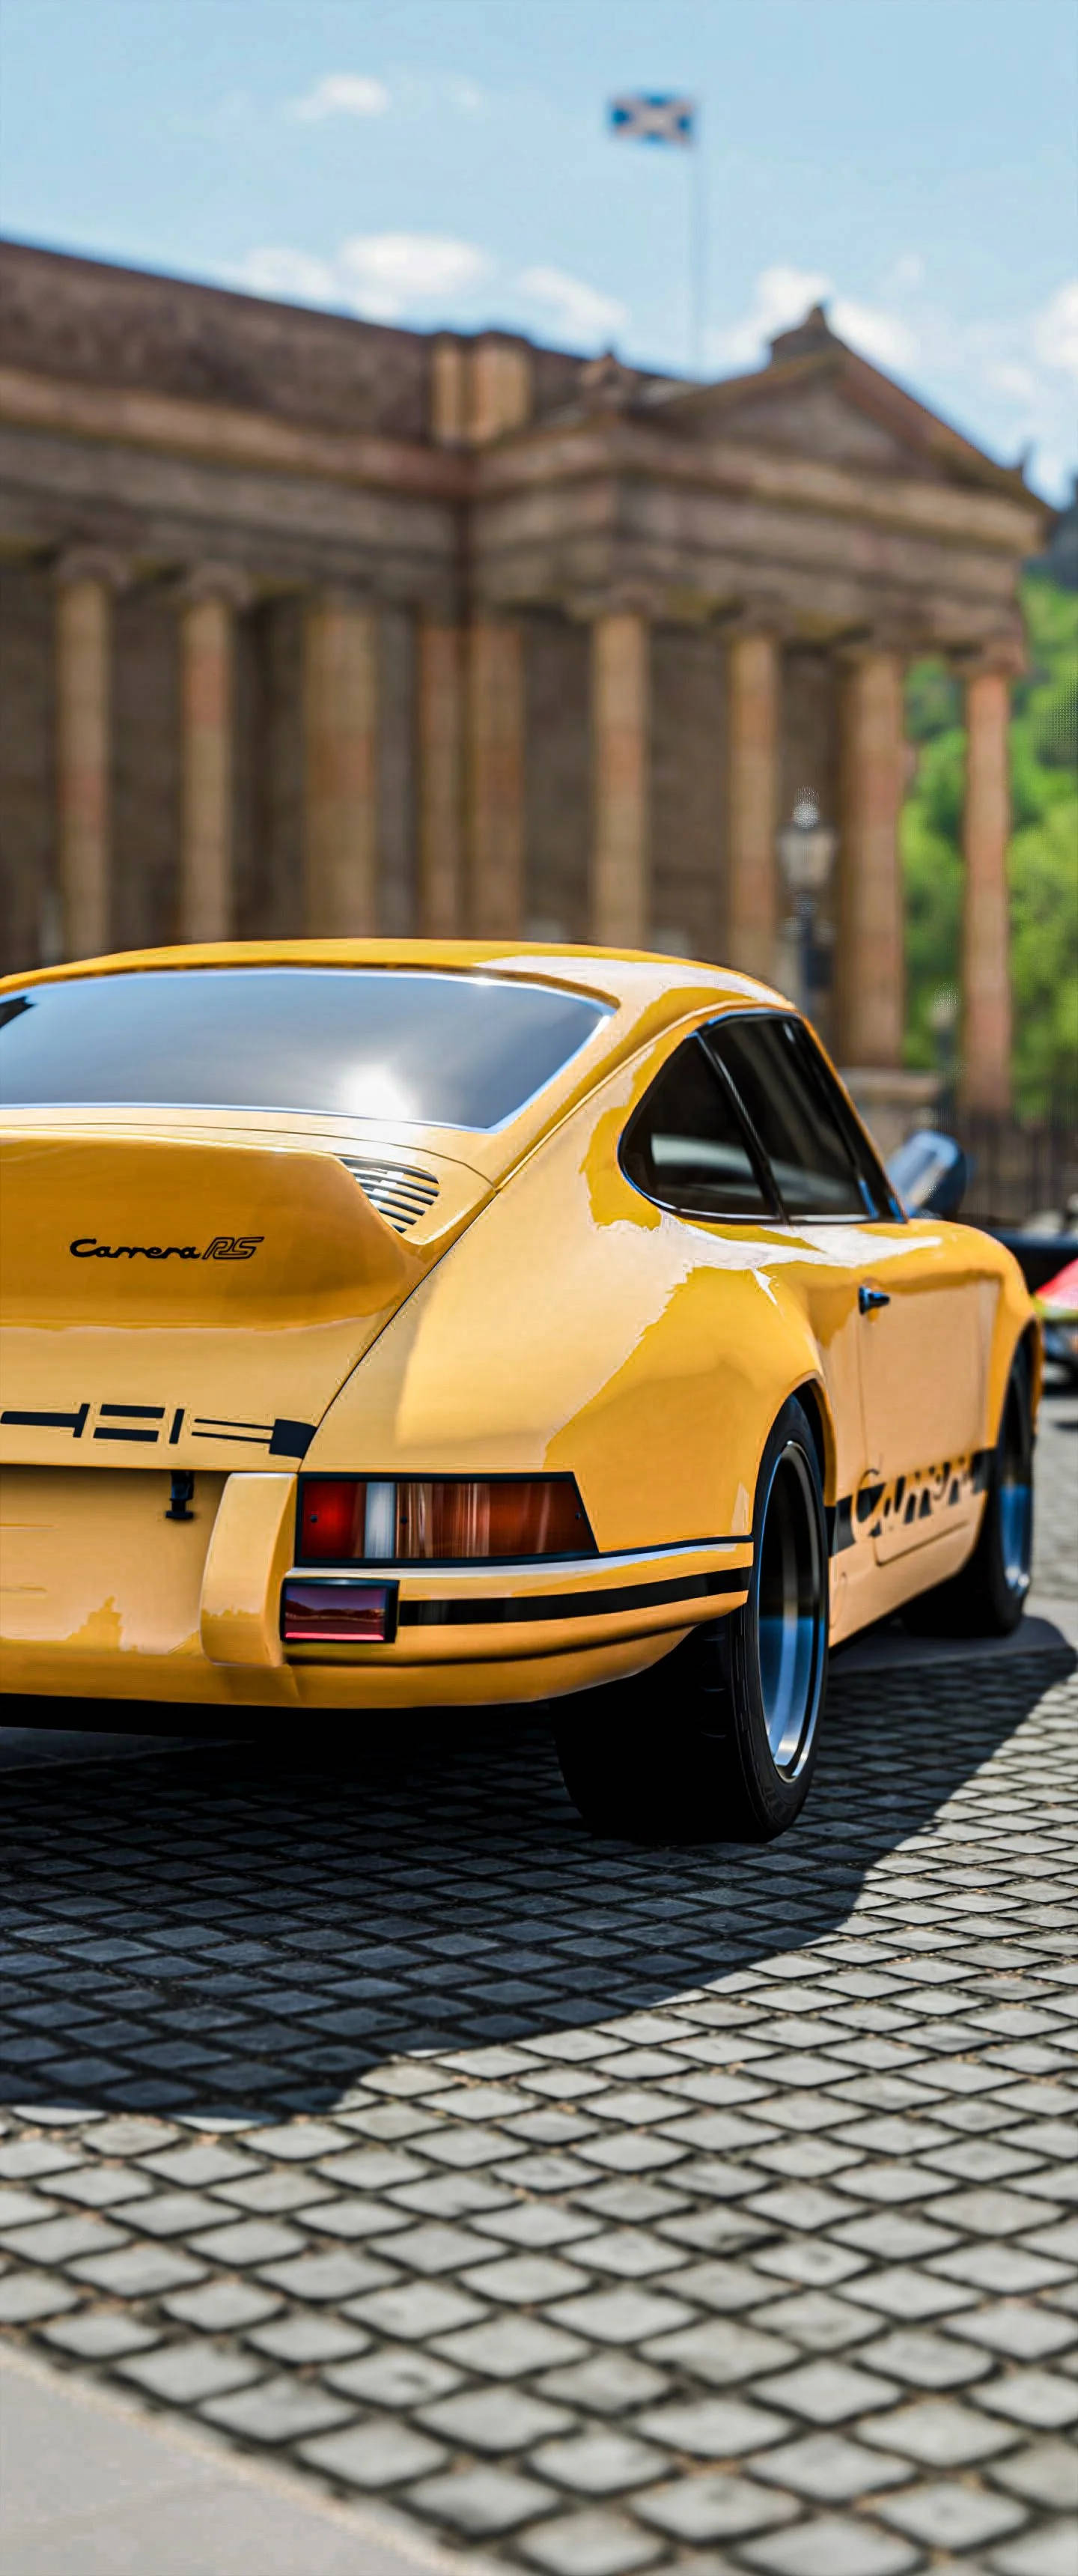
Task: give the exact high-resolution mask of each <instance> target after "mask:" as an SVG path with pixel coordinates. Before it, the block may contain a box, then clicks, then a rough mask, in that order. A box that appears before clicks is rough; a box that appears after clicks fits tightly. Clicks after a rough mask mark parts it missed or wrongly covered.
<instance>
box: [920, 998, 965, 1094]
mask: <svg viewBox="0 0 1078 2576" xmlns="http://www.w3.org/2000/svg"><path fill="white" fill-rule="evenodd" d="M961 1008H962V1006H961V1003H960V1001H959V997H958V994H957V993H956V991H955V988H954V985H953V984H941V985H940V987H939V990H938V992H935V993H934V994H933V996H932V999H931V1001H930V1003H929V1005H928V1009H927V1011H926V1013H925V1017H926V1019H927V1021H928V1026H929V1030H930V1032H931V1035H932V1038H933V1040H934V1043H935V1050H936V1072H937V1075H938V1078H939V1096H938V1099H937V1103H936V1110H937V1115H938V1117H940V1118H941V1119H944V1118H947V1119H950V1118H953V1117H954V1088H955V1032H956V1030H957V1027H958V1022H959V1018H960V1016H961Z"/></svg>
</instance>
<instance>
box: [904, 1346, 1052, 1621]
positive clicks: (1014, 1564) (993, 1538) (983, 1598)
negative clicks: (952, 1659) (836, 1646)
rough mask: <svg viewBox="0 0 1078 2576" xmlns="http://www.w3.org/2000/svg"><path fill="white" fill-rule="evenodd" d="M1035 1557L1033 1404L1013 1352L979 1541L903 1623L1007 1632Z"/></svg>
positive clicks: (910, 1605)
mask: <svg viewBox="0 0 1078 2576" xmlns="http://www.w3.org/2000/svg"><path fill="white" fill-rule="evenodd" d="M1032 1562H1033V1406H1032V1397H1031V1390H1030V1382H1029V1361H1028V1358H1027V1355H1026V1353H1025V1351H1024V1350H1020V1351H1019V1352H1018V1353H1017V1356H1016V1357H1015V1359H1014V1361H1013V1363H1012V1367H1011V1373H1010V1376H1009V1378H1008V1380H1007V1392H1006V1394H1005V1396H1004V1398H1003V1412H1002V1415H1001V1417H1000V1425H999V1436H998V1438H997V1441H996V1445H995V1448H994V1450H993V1452H992V1456H991V1462H990V1465H989V1470H988V1487H987V1491H986V1494H985V1500H984V1516H983V1518H982V1521H981V1527H980V1534H979V1536H978V1539H977V1545H976V1547H975V1548H974V1551H973V1554H972V1556H971V1557H970V1559H969V1563H968V1564H967V1565H964V1566H962V1568H961V1570H960V1572H959V1573H958V1574H952V1576H951V1578H950V1581H949V1582H947V1583H937V1584H936V1585H935V1586H934V1588H933V1590H932V1591H931V1592H922V1593H920V1594H919V1596H918V1598H917V1600H916V1601H909V1602H907V1604H906V1608H905V1610H904V1612H903V1618H904V1619H905V1622H906V1625H907V1627H908V1628H913V1629H914V1630H916V1632H917V1633H918V1634H919V1635H920V1636H928V1637H1009V1636H1010V1634H1011V1632H1012V1630H1013V1629H1015V1628H1017V1626H1018V1622H1019V1620H1020V1618H1021V1616H1022V1612H1023V1610H1024V1609H1025V1605H1026V1594H1027V1592H1028V1590H1029V1578H1030V1567H1031V1565H1032Z"/></svg>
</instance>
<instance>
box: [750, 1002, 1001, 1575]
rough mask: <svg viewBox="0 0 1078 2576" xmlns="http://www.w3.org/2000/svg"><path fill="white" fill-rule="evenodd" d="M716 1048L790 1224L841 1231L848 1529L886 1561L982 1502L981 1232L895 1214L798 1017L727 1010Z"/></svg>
mask: <svg viewBox="0 0 1078 2576" xmlns="http://www.w3.org/2000/svg"><path fill="white" fill-rule="evenodd" d="M722 1051H723V1055H724V1058H725V1060H726V1062H727V1065H728V1068H729V1070H730V1073H731V1075H732V1078H733V1080H734V1082H735V1084H736V1086H737V1088H738V1092H739V1095H740V1097H741V1099H742V1101H743V1103H744V1106H745V1109H746V1111H747V1113H748V1115H749V1117H750V1119H751V1121H752V1124H753V1127H754V1129H755V1132H756V1134H757V1136H758V1137H759V1139H760V1142H761V1144H762V1145H763V1148H764V1150H765V1152H766V1154H767V1159H768V1163H769V1166H770V1169H771V1171H772V1172H773V1174H774V1178H775V1182H776V1186H777V1188H778V1191H779V1195H780V1197H781V1199H782V1202H783V1205H784V1207H785V1209H786V1212H787V1215H788V1217H789V1219H790V1221H791V1223H797V1224H798V1225H802V1224H804V1225H805V1226H806V1227H807V1230H808V1232H809V1233H810V1234H811V1237H812V1239H813V1241H814V1242H821V1241H822V1240H826V1239H827V1236H828V1234H830V1235H831V1239H832V1241H834V1235H835V1229H836V1228H842V1229H843V1230H844V1250H845V1254H846V1259H847V1263H848V1274H847V1275H848V1279H849V1284H850V1288H851V1290H853V1291H855V1293H856V1313H857V1358H858V1377H859V1383H860V1398H861V1415H862V1425H863V1461H862V1468H861V1474H860V1477H859V1479H858V1481H857V1484H856V1487H855V1490H854V1492H853V1494H852V1497H851V1503H850V1515H851V1536H852V1537H853V1538H854V1539H855V1540H856V1539H857V1538H859V1537H867V1538H868V1539H870V1540H871V1544H872V1549H873V1553H874V1557H875V1561H876V1562H877V1564H879V1565H888V1564H890V1563H892V1562H893V1561H894V1560H895V1559H896V1558H898V1557H901V1556H904V1555H906V1554H907V1553H908V1552H909V1551H910V1550H911V1549H914V1548H918V1547H923V1546H925V1545H926V1544H928V1543H929V1542H931V1541H933V1540H935V1539H936V1538H938V1537H940V1536H941V1535H942V1534H943V1532H944V1530H945V1529H946V1530H954V1529H955V1528H957V1527H958V1526H960V1524H961V1522H962V1520H963V1519H964V1518H967V1517H968V1518H972V1516H973V1514H974V1513H975V1511H976V1509H977V1492H978V1484H979V1469H978V1463H977V1462H978V1453H979V1444H980V1441H981V1438H982V1426H983V1417H984V1401H985V1370H986V1362H987V1352H988V1347H989V1341H990V1334H991V1325H992V1314H991V1311H990V1309H991V1300H992V1291H991V1287H990V1283H988V1282H987V1281H985V1280H983V1279H982V1278H981V1276H980V1274H979V1269H978V1264H977V1260H976V1249H975V1246H976V1238H975V1237H973V1236H971V1235H969V1234H968V1233H967V1231H966V1230H965V1229H963V1228H960V1227H951V1226H948V1225H945V1224H942V1223H939V1222H934V1221H933V1222H929V1221H919V1222H915V1221H911V1220H910V1219H908V1218H907V1217H905V1216H904V1215H903V1213H902V1212H901V1210H900V1208H899V1207H898V1204H897V1202H896V1201H895V1200H894V1198H893V1197H892V1194H891V1192H890V1190H889V1187H888V1184H887V1181H886V1178H885V1176H884V1174H883V1171H882V1169H881V1167H880V1165H879V1164H878V1162H877V1161H876V1158H875V1156H874V1155H873V1154H872V1152H871V1149H870V1147H869V1146H868V1143H867V1140H866V1138H865V1137H864V1135H863V1134H862V1131H861V1129H860V1127H859V1125H858V1123H857V1121H856V1120H855V1119H854V1118H853V1116H852V1115H851V1112H850V1109H849V1106H848V1104H847V1102H846V1100H845V1098H844V1095H843V1093H842V1091H841V1089H840V1087H839V1085H838V1084H837V1083H836V1081H835V1079H834V1076H833V1075H832V1073H831V1071H830V1068H829V1067H828V1065H827V1063H826V1061H825V1059H824V1057H823V1056H822V1054H821V1053H820V1050H819V1049H818V1048H817V1047H816V1045H815V1043H814V1041H813V1039H812V1037H811V1036H810V1033H809V1031H808V1030H807V1029H806V1028H805V1026H804V1024H803V1023H802V1022H800V1021H797V1020H794V1019H791V1018H785V1017H780V1016H779V1015H777V1014H776V1015H761V1016H760V1017H758V1018H757V1017H756V1016H753V1017H752V1018H751V1019H748V1020H745V1021H742V1020H741V1019H738V1020H737V1021H732V1022H730V1023H728V1024H727V1025H726V1027H725V1028H724V1031H723V1037H722Z"/></svg>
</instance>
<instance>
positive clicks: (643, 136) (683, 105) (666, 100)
mask: <svg viewBox="0 0 1078 2576" xmlns="http://www.w3.org/2000/svg"><path fill="white" fill-rule="evenodd" d="M607 119H608V123H609V126H610V130H611V133H612V134H620V135H623V136H624V138H625V140H626V142H629V143H695V141H696V102H695V100H694V99H691V98H671V97H669V96H666V95H663V96H653V95H652V93H651V92H650V91H648V90H631V91H629V92H628V94H627V95H626V97H624V98H612V99H611V101H610V106H609V108H608V110H607Z"/></svg>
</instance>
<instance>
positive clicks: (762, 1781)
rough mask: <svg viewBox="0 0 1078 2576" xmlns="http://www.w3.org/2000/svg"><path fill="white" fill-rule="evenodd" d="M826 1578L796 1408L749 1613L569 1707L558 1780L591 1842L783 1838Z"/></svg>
mask: <svg viewBox="0 0 1078 2576" xmlns="http://www.w3.org/2000/svg"><path fill="white" fill-rule="evenodd" d="M827 1578H828V1549H827V1528H826V1522H825V1518H824V1507H823V1493H822V1489H821V1484H820V1468H819V1461H818V1458H817V1454H816V1444H815V1441H814V1439H813V1435H812V1431H811V1429H810V1427H809V1423H808V1420H807V1418H806V1415H805V1413H804V1411H803V1409H802V1407H801V1405H799V1404H798V1403H796V1402H795V1401H791V1402H790V1403H788V1404H786V1405H784V1406H783V1409H782V1412H781V1413H780V1415H779V1417H778V1420H777V1422H776V1423H775V1424H774V1426H773V1428H772V1430H771V1432H770V1434H769V1436H768V1440H767V1444H766V1447H765V1449H764V1454H763V1458H762V1460H761V1463H760V1473H759V1477H758V1479H757V1486H756V1502H755V1508H754V1512H753V1566H752V1577H751V1582H750V1588H749V1597H748V1600H747V1601H746V1602H745V1603H744V1605H743V1607H742V1608H741V1609H740V1610H735V1611H731V1612H729V1613H728V1614H727V1616H726V1617H725V1618H723V1619H719V1620H716V1621H714V1622H713V1623H711V1624H709V1626H708V1627H707V1628H704V1629H698V1630H697V1631H696V1632H695V1633H694V1634H693V1636H691V1637H689V1638H686V1640H685V1642H684V1643H683V1644H682V1645H681V1646H679V1647H678V1648H676V1649H675V1651H674V1652H673V1653H672V1654H670V1655H668V1656H665V1657H664V1659H663V1661H662V1662H661V1663H660V1664H657V1665H654V1666H653V1667H652V1668H651V1670H650V1671H649V1672H646V1673H641V1674H639V1675H638V1676H637V1678H636V1679H635V1680H633V1681H629V1682H621V1683H618V1682H614V1683H609V1684H607V1685H606V1686H605V1687H604V1688H603V1689H600V1690H596V1691H594V1692H591V1693H589V1694H588V1696H587V1698H586V1699H580V1700H574V1701H565V1702H563V1703H562V1706H561V1709H560V1711H559V1713H558V1717H557V1720H556V1741H557V1748H558V1758H559V1761H560V1763H561V1769H562V1777H563V1779H564V1781H565V1785H566V1788H567V1789H568V1792H569V1795H570V1797H571V1798H572V1800H573V1803H574V1805H575V1806H576V1807H577V1809H578V1810H579V1813H580V1814H581V1816H582V1817H583V1819H584V1822H585V1824H586V1825H588V1826H590V1828H591V1831H592V1832H593V1833H595V1834H601V1835H608V1834H609V1835H614V1836H617V1837H618V1838H619V1839H621V1840H625V1841H630V1842H713V1841H715V1840H717V1839H719V1838H722V1839H723V1840H727V1841H729V1840H734V1841H741V1842H770V1841H771V1840H772V1839H773V1837H774V1836H775V1835H776V1834H781V1833H785V1831H786V1828H787V1826H788V1825H792V1823H793V1821H794V1818H795V1816H798V1815H799V1814H800V1812H801V1809H802V1807H803V1806H804V1803H805V1799H806V1798H807V1796H808V1792H809V1786H810V1783H811V1780H812V1774H813V1770H814V1767H815V1762H816V1748H817V1737H818V1728H819V1719H820V1714H821V1711H822V1708H823V1699H824V1691H825V1687H826V1681H827V1624H828V1579H827Z"/></svg>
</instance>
